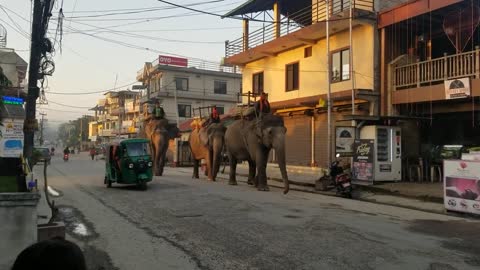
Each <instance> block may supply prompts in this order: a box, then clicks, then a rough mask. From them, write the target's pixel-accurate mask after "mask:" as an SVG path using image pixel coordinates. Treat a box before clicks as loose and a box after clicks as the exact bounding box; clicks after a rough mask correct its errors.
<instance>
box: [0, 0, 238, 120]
mask: <svg viewBox="0 0 480 270" xmlns="http://www.w3.org/2000/svg"><path fill="white" fill-rule="evenodd" d="M170 1H172V2H175V3H176V4H182V5H185V4H192V3H193V4H196V3H204V2H210V1H208V0H170ZM243 2H245V0H224V1H219V2H216V3H210V4H202V5H195V6H192V7H193V8H197V9H201V10H207V11H210V12H215V13H221V14H224V13H225V12H226V11H228V10H231V9H233V8H235V7H236V6H238V5H240V4H241V3H243ZM61 3H62V1H61V0H56V6H55V8H54V13H53V17H52V19H51V21H50V30H51V33H50V37H53V36H54V32H55V29H56V25H57V23H58V19H57V18H56V17H57V16H58V11H59V9H60V6H61ZM0 5H1V6H3V7H6V8H8V9H10V10H12V11H13V12H16V13H18V14H19V15H21V16H22V17H23V18H20V17H19V16H17V15H15V14H14V13H13V12H12V11H9V10H8V9H6V11H7V13H8V15H10V17H11V19H13V20H14V21H15V23H16V24H17V25H18V27H20V28H21V29H22V30H23V31H25V32H27V33H30V24H29V21H30V18H31V16H30V14H31V1H30V0H0ZM150 7H152V8H161V7H168V5H166V4H163V3H160V2H158V1H155V0H135V1H126V0H100V1H99V0H64V1H63V11H64V14H65V17H66V18H65V21H64V23H63V31H64V36H63V41H62V45H63V46H62V53H60V50H59V49H58V48H57V51H56V54H55V57H54V61H55V66H56V67H55V73H54V74H53V76H52V77H49V78H48V88H47V91H50V92H59V93H76V92H89V91H101V90H106V89H110V88H113V87H114V84H115V79H116V77H118V80H117V84H116V85H117V86H121V85H126V84H129V83H132V82H134V81H135V77H136V73H137V71H138V70H139V69H141V68H142V67H143V64H144V62H146V61H152V60H153V59H154V58H156V57H157V56H158V54H159V53H156V52H152V51H147V50H144V49H133V48H127V47H125V46H130V45H134V46H139V47H141V48H150V49H154V50H157V51H164V52H171V53H175V54H180V55H185V56H189V57H196V58H201V59H207V60H212V61H220V59H221V57H222V56H223V55H224V42H225V40H233V39H236V38H239V37H241V29H242V28H241V26H242V23H241V21H238V20H232V19H223V20H222V19H220V18H218V17H214V16H209V15H199V14H196V13H194V12H192V11H188V10H185V9H180V8H174V9H163V10H155V11H150V12H142V13H133V14H121V15H114V16H105V15H106V14H111V13H119V12H132V11H135V12H136V11H139V10H138V9H147V8H150ZM124 9H129V10H124ZM132 9H136V10H132ZM114 10H116V11H114ZM119 10H120V11H119ZM87 11H88V12H87ZM93 11H99V12H93ZM192 13H194V14H195V15H191V14H192ZM0 14H1V15H0V24H2V25H4V27H5V28H6V29H7V31H8V40H7V47H10V48H15V49H16V50H17V51H18V54H20V55H21V56H22V57H23V58H24V59H25V60H26V61H27V62H28V61H29V58H30V57H29V56H30V54H29V51H28V50H29V48H30V40H29V39H27V38H26V37H24V36H22V35H20V34H19V33H17V32H16V31H15V30H14V29H12V28H13V27H15V25H14V24H13V23H12V21H11V19H10V18H9V17H8V16H7V14H6V13H5V12H4V11H3V10H1V9H0ZM186 14H189V15H186ZM99 15H101V16H99ZM86 16H89V17H86ZM169 16H174V17H170V18H165V17H169ZM70 17H71V18H70ZM2 20H3V21H2ZM147 20H149V21H147ZM7 24H9V25H10V26H8V25H7ZM88 25H91V26H88ZM95 27H97V28H95ZM98 27H100V28H101V27H103V28H108V29H98ZM205 29H207V30H205ZM150 30H151V31H150ZM17 31H18V29H17ZM92 35H93V36H95V37H93V36H92ZM139 36H147V37H141V38H140V37H139ZM101 39H108V40H110V42H107V41H105V40H101ZM165 39H169V40H175V41H178V42H168V41H166V40H165ZM205 42H207V43H205ZM119 43H123V44H124V45H125V46H122V45H120V44H119ZM102 96H103V95H102V94H94V95H57V94H48V93H47V99H48V100H50V101H51V103H50V104H49V105H48V106H41V108H40V110H41V111H44V112H46V113H47V117H48V119H49V120H50V121H51V123H52V124H53V123H59V122H60V121H65V120H69V119H75V118H77V117H79V116H81V115H82V114H86V113H88V112H87V110H86V109H81V108H69V107H65V106H60V105H56V104H53V103H52V102H56V103H61V104H67V105H70V106H78V107H83V106H85V107H89V106H90V107H93V106H94V105H95V104H96V100H97V99H99V98H101V97H102ZM37 108H38V107H37ZM54 110H56V111H54ZM66 111H68V112H66Z"/></svg>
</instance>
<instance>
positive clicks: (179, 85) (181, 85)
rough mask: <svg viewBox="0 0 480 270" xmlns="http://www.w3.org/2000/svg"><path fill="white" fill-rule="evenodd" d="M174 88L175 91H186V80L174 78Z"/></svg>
mask: <svg viewBox="0 0 480 270" xmlns="http://www.w3.org/2000/svg"><path fill="white" fill-rule="evenodd" d="M175 86H176V89H177V90H181V91H188V78H175Z"/></svg>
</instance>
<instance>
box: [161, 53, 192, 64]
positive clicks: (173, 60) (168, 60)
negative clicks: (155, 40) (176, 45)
mask: <svg viewBox="0 0 480 270" xmlns="http://www.w3.org/2000/svg"><path fill="white" fill-rule="evenodd" d="M158 63H159V64H160V65H170V66H178V67H188V59H186V58H179V57H173V56H167V55H159V56H158Z"/></svg>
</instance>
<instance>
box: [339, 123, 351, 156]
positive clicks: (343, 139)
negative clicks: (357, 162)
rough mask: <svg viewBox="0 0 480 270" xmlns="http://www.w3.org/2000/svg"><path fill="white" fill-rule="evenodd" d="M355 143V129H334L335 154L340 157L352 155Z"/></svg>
mask: <svg viewBox="0 0 480 270" xmlns="http://www.w3.org/2000/svg"><path fill="white" fill-rule="evenodd" d="M354 143H355V127H336V128H335V152H336V153H337V154H340V156H342V157H346V156H352V155H353V144H354Z"/></svg>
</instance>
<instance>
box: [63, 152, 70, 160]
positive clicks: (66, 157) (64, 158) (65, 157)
mask: <svg viewBox="0 0 480 270" xmlns="http://www.w3.org/2000/svg"><path fill="white" fill-rule="evenodd" d="M68 158H69V155H68V154H64V155H63V161H65V162H67V161H68Z"/></svg>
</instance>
